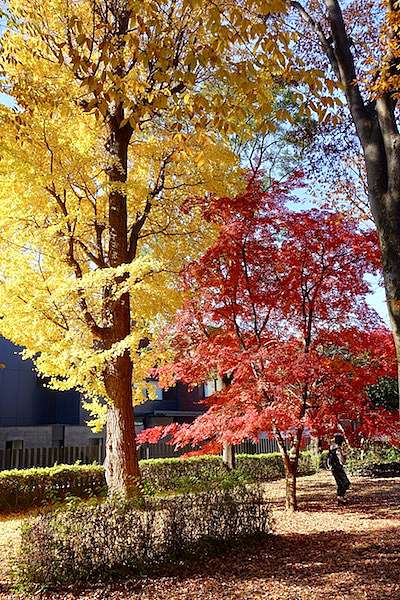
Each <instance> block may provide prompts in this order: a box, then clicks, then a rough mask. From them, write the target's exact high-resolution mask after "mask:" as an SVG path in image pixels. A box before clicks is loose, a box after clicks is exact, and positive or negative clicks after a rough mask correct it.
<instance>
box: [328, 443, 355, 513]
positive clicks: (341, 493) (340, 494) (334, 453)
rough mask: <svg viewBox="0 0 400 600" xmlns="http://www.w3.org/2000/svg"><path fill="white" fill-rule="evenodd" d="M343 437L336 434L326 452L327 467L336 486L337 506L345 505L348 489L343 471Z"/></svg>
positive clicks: (348, 485)
mask: <svg viewBox="0 0 400 600" xmlns="http://www.w3.org/2000/svg"><path fill="white" fill-rule="evenodd" d="M343 443H344V437H343V436H342V435H341V434H339V433H338V434H336V435H335V438H334V443H333V444H331V445H330V447H329V452H328V459H327V465H328V469H330V470H331V471H332V475H333V476H334V478H335V481H336V485H337V501H338V504H346V492H347V490H348V489H349V487H350V481H349V478H348V477H347V475H346V471H345V470H344V466H343V465H344V463H345V456H344V454H343V451H342V446H343Z"/></svg>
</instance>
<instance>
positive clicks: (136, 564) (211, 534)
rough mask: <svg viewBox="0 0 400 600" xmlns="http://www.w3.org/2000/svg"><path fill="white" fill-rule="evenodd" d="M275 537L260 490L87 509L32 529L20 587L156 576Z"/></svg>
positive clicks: (23, 551) (42, 519)
mask: <svg viewBox="0 0 400 600" xmlns="http://www.w3.org/2000/svg"><path fill="white" fill-rule="evenodd" d="M270 531H271V520H270V509H269V503H268V501H267V500H266V499H265V498H264V497H263V494H262V492H261V491H260V490H257V489H247V488H235V490H218V491H212V492H206V493H204V494H197V495H194V494H189V495H187V496H174V497H171V498H169V499H155V498H150V499H149V498H147V499H146V500H145V501H144V502H142V503H140V504H138V503H136V504H135V503H133V502H132V501H131V502H121V501H120V502H115V501H114V502H113V501H109V500H107V501H105V502H101V503H100V502H96V503H94V504H82V503H81V504H80V505H78V506H76V507H74V508H72V507H70V508H67V509H63V510H58V511H55V512H51V513H46V514H43V515H41V516H39V517H37V518H36V519H35V520H33V522H31V523H30V524H29V525H28V526H26V527H25V529H24V530H23V532H22V538H21V548H20V553H19V557H18V563H17V565H16V576H17V580H18V582H19V584H20V586H21V585H22V586H23V585H25V586H27V585H28V586H29V585H32V584H40V585H45V586H47V587H49V586H54V585H60V584H61V585H65V584H68V583H72V582H74V583H75V582H78V581H88V580H95V581H99V580H106V579H109V578H110V577H114V576H118V575H119V576H120V575H124V574H130V575H132V573H138V572H139V573H141V574H142V573H147V572H154V569H155V568H156V567H157V566H159V565H164V564H168V563H171V562H177V561H178V560H180V559H182V558H185V557H186V556H187V555H194V554H195V555H196V557H198V555H199V552H203V553H204V552H205V553H209V552H210V551H214V552H215V551H216V550H218V549H220V548H221V547H223V545H224V543H226V542H230V543H232V541H234V540H239V539H241V538H245V537H249V536H252V537H253V536H255V535H260V534H262V535H263V534H268V533H270Z"/></svg>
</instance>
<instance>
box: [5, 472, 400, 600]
mask: <svg viewBox="0 0 400 600" xmlns="http://www.w3.org/2000/svg"><path fill="white" fill-rule="evenodd" d="M283 487H284V486H283V482H282V481H279V482H275V483H270V484H266V489H267V490H268V494H269V495H270V497H271V500H272V503H273V507H274V517H275V531H276V535H274V536H270V537H269V538H268V539H267V540H265V541H263V542H262V543H259V544H255V545H254V546H252V547H251V548H249V547H248V546H247V547H242V548H239V547H238V548H234V549H233V550H232V552H231V553H230V554H229V556H227V555H225V556H219V557H217V558H213V559H206V560H205V561H204V560H200V559H199V562H198V563H197V564H196V563H195V564H191V565H178V566H177V567H175V568H174V570H173V572H171V570H170V571H169V572H158V573H156V574H154V576H153V577H150V578H141V579H137V578H136V579H134V580H132V581H127V582H125V583H123V584H118V585H112V586H106V587H105V586H102V587H97V586H95V587H92V588H90V589H88V588H86V589H85V590H81V591H80V592H79V591H78V590H75V591H72V590H70V591H67V590H66V591H65V592H63V593H62V594H55V593H52V594H50V595H46V596H43V598H46V599H53V600H61V599H62V600H75V599H78V598H79V600H89V599H100V598H102V599H110V600H125V599H129V600H261V599H263V600H264V599H268V600H342V599H343V600H344V599H348V600H361V599H369V600H383V599H386V598H387V599H389V598H390V599H391V600H398V599H399V600H400V479H386V480H366V479H354V480H353V486H352V492H351V503H350V504H349V505H348V506H347V507H345V508H342V507H337V506H336V504H335V502H334V498H335V496H334V491H335V489H334V486H333V483H332V480H331V478H330V476H329V474H327V473H324V474H322V475H318V476H312V477H306V478H302V479H301V480H300V481H299V499H300V509H301V510H300V511H299V512H298V513H297V514H296V515H294V516H290V517H289V516H288V515H287V514H286V513H285V511H284V509H283V501H282V494H283ZM2 525H3V522H0V530H1V526H2ZM1 539H2V538H1V535H0V548H1V549H3V548H4V544H2V542H1ZM0 598H4V599H6V598H7V599H8V598H10V599H11V598H12V596H11V595H9V594H8V595H7V594H6V593H3V594H2V595H1V594H0Z"/></svg>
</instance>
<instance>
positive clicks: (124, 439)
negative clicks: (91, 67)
mask: <svg viewBox="0 0 400 600" xmlns="http://www.w3.org/2000/svg"><path fill="white" fill-rule="evenodd" d="M122 120H123V108H122V106H117V107H116V108H115V111H114V113H113V114H112V115H111V116H110V117H109V119H108V122H107V125H108V139H107V146H106V148H107V153H108V157H109V167H108V176H109V184H110V192H109V197H108V202H109V207H108V223H109V247H108V261H109V264H110V266H111V267H118V266H120V265H123V264H126V263H127V262H128V260H129V259H128V214H127V210H128V209H127V196H126V188H125V186H126V182H127V171H128V146H129V140H130V138H131V135H132V129H131V128H130V126H129V125H126V126H124V127H121V122H122ZM132 258H134V257H132ZM124 278H125V277H124V276H121V277H119V278H116V283H117V284H121V283H123V281H124ZM105 301H106V303H107V311H108V314H109V315H110V317H111V320H112V327H111V334H110V336H109V339H108V340H107V346H108V347H110V346H112V345H114V344H117V343H118V342H121V341H123V340H125V339H126V338H127V337H128V336H129V334H130V332H131V326H132V323H131V311H130V297H129V293H125V294H123V295H122V296H121V297H120V298H118V299H113V298H112V297H111V298H107V299H106V300H105ZM132 379H133V363H132V358H131V355H130V350H128V349H127V350H125V352H124V353H123V354H122V355H121V356H118V357H116V358H114V359H112V360H110V362H109V364H107V365H106V368H105V373H104V383H105V387H106V391H107V396H108V399H109V403H110V404H109V409H108V416H107V456H106V474H107V483H108V486H109V492H110V493H111V494H114V493H118V494H122V495H125V496H135V495H139V494H140V486H139V479H140V472H139V463H138V455H137V449H136V441H135V421H134V411H133V401H132V384H133V381H132Z"/></svg>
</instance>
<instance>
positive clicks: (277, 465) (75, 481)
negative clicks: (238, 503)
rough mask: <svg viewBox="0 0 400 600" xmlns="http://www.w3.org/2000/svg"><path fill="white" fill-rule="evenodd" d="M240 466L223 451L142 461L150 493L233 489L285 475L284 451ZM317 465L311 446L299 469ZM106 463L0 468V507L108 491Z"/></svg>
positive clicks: (250, 457) (243, 458)
mask: <svg viewBox="0 0 400 600" xmlns="http://www.w3.org/2000/svg"><path fill="white" fill-rule="evenodd" d="M236 466H237V468H236V469H235V470H234V471H232V472H228V471H227V469H226V468H225V466H224V465H223V462H222V459H221V457H220V456H195V457H191V458H186V459H181V458H159V459H149V460H143V461H141V462H140V468H141V473H142V477H143V490H144V493H145V495H146V496H154V495H157V494H168V493H183V494H184V493H191V492H201V491H206V490H210V489H214V488H224V489H230V488H232V487H234V486H235V485H238V484H244V483H255V482H259V481H273V480H275V479H280V478H281V477H284V467H283V461H282V458H281V456H280V454H279V453H274V454H239V455H238V456H237V457H236ZM317 468H318V465H317V464H316V459H315V457H314V456H313V455H312V454H311V453H309V452H303V453H302V454H301V456H300V463H299V475H310V474H311V473H315V471H316V470H317ZM105 491H106V485H105V479H104V469H103V467H102V466H99V465H72V466H68V465H61V466H56V467H51V468H38V469H28V470H25V471H24V470H21V471H16V470H15V471H3V472H2V473H0V512H10V511H19V510H24V509H28V508H32V507H41V506H45V505H47V504H51V503H54V502H59V501H64V500H65V499H66V498H68V497H77V498H89V497H92V496H101V495H104V494H105Z"/></svg>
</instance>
